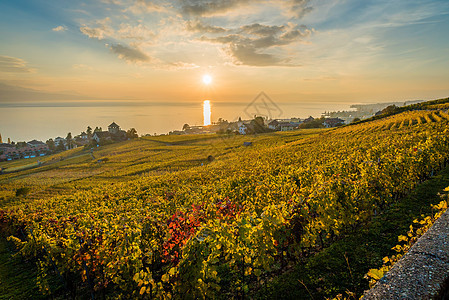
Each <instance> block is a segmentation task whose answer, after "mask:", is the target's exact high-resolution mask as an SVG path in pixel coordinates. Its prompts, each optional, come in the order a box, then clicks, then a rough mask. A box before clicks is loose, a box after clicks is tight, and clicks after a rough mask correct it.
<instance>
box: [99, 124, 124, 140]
mask: <svg viewBox="0 0 449 300" xmlns="http://www.w3.org/2000/svg"><path fill="white" fill-rule="evenodd" d="M92 139H93V140H95V141H96V142H97V143H100V142H103V141H124V140H126V131H124V130H121V129H120V126H119V125H117V123H115V122H112V123H111V125H109V126H108V131H96V132H94V134H93V136H92Z"/></svg>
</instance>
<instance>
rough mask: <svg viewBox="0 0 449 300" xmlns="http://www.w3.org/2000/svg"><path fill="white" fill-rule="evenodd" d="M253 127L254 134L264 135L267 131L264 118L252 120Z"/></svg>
mask: <svg viewBox="0 0 449 300" xmlns="http://www.w3.org/2000/svg"><path fill="white" fill-rule="evenodd" d="M251 127H252V128H253V131H254V133H262V132H266V131H267V127H266V126H265V121H264V119H263V118H262V117H255V118H254V120H251Z"/></svg>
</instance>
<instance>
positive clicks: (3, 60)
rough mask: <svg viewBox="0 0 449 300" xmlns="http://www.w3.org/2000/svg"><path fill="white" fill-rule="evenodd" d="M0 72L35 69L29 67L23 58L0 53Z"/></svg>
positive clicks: (24, 71) (29, 71)
mask: <svg viewBox="0 0 449 300" xmlns="http://www.w3.org/2000/svg"><path fill="white" fill-rule="evenodd" d="M0 72H8V73H34V72H35V69H32V68H29V67H28V66H27V63H26V61H24V60H23V59H20V58H16V57H11V56H4V55H0Z"/></svg>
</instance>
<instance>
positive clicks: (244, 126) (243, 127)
mask: <svg viewBox="0 0 449 300" xmlns="http://www.w3.org/2000/svg"><path fill="white" fill-rule="evenodd" d="M247 130H248V127H247V126H246V125H245V124H242V125H240V126H239V133H240V134H246V132H247Z"/></svg>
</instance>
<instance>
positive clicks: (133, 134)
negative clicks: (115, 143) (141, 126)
mask: <svg viewBox="0 0 449 300" xmlns="http://www.w3.org/2000/svg"><path fill="white" fill-rule="evenodd" d="M126 137H127V138H129V139H136V138H138V137H139V135H138V134H137V130H136V129H135V128H131V129H129V130H128V131H127V132H126Z"/></svg>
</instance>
